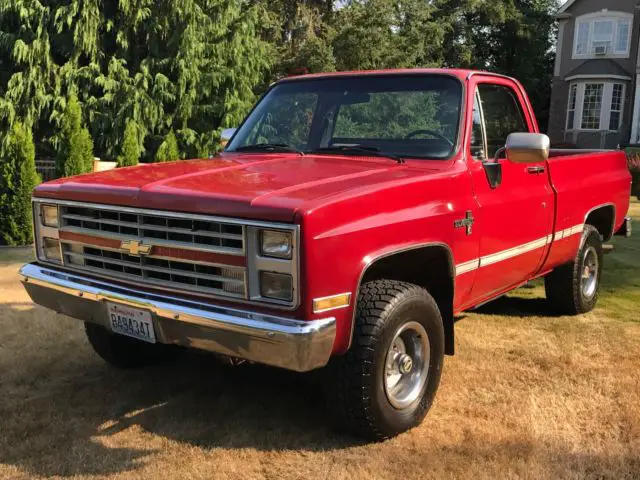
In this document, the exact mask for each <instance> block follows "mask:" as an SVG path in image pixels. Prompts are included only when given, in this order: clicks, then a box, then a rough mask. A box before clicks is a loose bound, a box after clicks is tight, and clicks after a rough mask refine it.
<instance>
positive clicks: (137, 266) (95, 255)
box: [62, 242, 246, 298]
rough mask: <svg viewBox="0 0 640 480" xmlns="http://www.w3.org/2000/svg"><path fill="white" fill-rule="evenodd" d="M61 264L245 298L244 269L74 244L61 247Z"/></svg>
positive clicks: (145, 281)
mask: <svg viewBox="0 0 640 480" xmlns="http://www.w3.org/2000/svg"><path fill="white" fill-rule="evenodd" d="M62 252H63V256H64V264H65V265H68V266H70V267H75V268H79V269H82V270H88V271H93V272H96V273H103V274H108V275H109V276H111V277H116V278H117V277H121V278H124V279H126V280H132V279H135V278H136V277H137V278H138V279H140V280H143V281H144V283H148V284H151V285H158V286H162V287H173V288H180V289H187V290H197V291H198V292H204V293H214V294H220V295H224V296H231V297H238V298H245V297H246V286H245V285H246V283H245V269H244V268H240V267H226V266H218V265H209V264H203V263H193V262H190V261H186V260H183V259H180V260H169V259H166V258H159V257H153V256H148V257H136V256H132V255H128V254H126V253H122V252H119V251H114V250H108V249H103V248H96V247H94V246H89V245H82V244H77V243H68V242H63V243H62Z"/></svg>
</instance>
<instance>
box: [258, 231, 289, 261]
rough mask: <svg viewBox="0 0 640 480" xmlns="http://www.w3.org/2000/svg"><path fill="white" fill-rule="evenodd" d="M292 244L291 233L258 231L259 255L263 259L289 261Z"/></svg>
mask: <svg viewBox="0 0 640 480" xmlns="http://www.w3.org/2000/svg"><path fill="white" fill-rule="evenodd" d="M292 250H293V243H292V237H291V232H279V231H276V230H261V231H260V254H261V255H264V256H265V257H275V258H286V259H291V253H292Z"/></svg>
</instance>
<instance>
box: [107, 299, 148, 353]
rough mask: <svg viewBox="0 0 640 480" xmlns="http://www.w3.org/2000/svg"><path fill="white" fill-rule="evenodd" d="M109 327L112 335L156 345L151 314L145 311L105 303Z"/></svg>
mask: <svg viewBox="0 0 640 480" xmlns="http://www.w3.org/2000/svg"><path fill="white" fill-rule="evenodd" d="M107 315H108V317H109V325H110V326H111V330H112V331H113V332H114V333H119V334H120V335H126V336H127V337H133V338H137V339H138V340H143V341H145V342H149V343H156V334H155V332H154V331H153V321H152V320H151V313H150V312H148V311H146V310H140V309H138V308H133V307H129V306H127V305H119V304H117V303H110V302H107Z"/></svg>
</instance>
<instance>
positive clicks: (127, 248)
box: [120, 240, 153, 257]
mask: <svg viewBox="0 0 640 480" xmlns="http://www.w3.org/2000/svg"><path fill="white" fill-rule="evenodd" d="M152 248H153V245H145V244H143V243H142V242H139V241H137V240H127V241H125V242H122V243H121V244H120V250H122V251H123V252H126V253H128V254H129V255H134V256H136V257H139V256H141V255H149V254H150V253H151V249H152Z"/></svg>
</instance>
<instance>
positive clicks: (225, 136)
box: [220, 128, 237, 145]
mask: <svg viewBox="0 0 640 480" xmlns="http://www.w3.org/2000/svg"><path fill="white" fill-rule="evenodd" d="M236 130H237V128H225V129H224V130H223V131H222V133H221V134H220V141H221V142H222V144H223V145H226V144H227V142H228V141H229V140H231V137H233V134H234V133H236Z"/></svg>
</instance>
